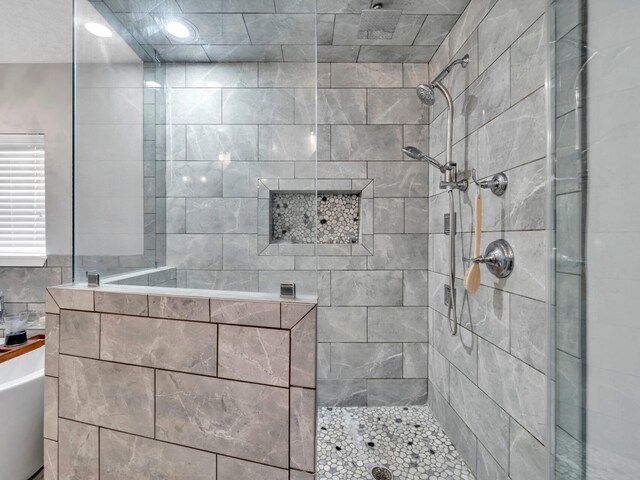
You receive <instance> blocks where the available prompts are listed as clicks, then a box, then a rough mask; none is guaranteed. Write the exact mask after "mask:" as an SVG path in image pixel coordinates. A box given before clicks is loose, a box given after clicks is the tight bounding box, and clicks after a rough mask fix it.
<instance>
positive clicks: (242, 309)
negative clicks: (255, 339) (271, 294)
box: [211, 300, 280, 328]
mask: <svg viewBox="0 0 640 480" xmlns="http://www.w3.org/2000/svg"><path fill="white" fill-rule="evenodd" d="M211 321H212V322H215V323H233V324H237V325H251V326H257V327H275V328H278V327H280V303H275V302H243V301H238V302H236V301H230V300H211Z"/></svg>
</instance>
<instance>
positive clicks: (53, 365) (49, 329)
mask: <svg viewBox="0 0 640 480" xmlns="http://www.w3.org/2000/svg"><path fill="white" fill-rule="evenodd" d="M45 328H46V329H45V340H44V373H45V374H46V375H49V376H51V377H57V376H58V354H59V353H60V315H54V314H52V313H47V320H46V322H45Z"/></svg>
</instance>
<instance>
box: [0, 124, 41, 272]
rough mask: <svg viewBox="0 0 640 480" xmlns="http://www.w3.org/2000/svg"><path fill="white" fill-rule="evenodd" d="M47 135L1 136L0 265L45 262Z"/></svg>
mask: <svg viewBox="0 0 640 480" xmlns="http://www.w3.org/2000/svg"><path fill="white" fill-rule="evenodd" d="M44 180H45V179H44V135H6V134H0V263H2V264H4V265H20V264H23V263H21V262H26V263H24V264H28V265H31V264H33V263H30V262H29V259H32V260H36V261H37V260H38V259H39V260H40V261H42V262H44V259H45V257H46V243H45V240H46V238H45V181H44Z"/></svg>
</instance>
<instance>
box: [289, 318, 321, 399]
mask: <svg viewBox="0 0 640 480" xmlns="http://www.w3.org/2000/svg"><path fill="white" fill-rule="evenodd" d="M316 311H317V309H316V308H314V309H313V310H311V311H310V312H309V313H308V314H307V315H306V316H305V317H304V318H303V319H302V320H301V321H300V322H299V323H298V324H297V325H296V326H295V327H293V329H292V330H291V385H297V386H300V387H309V388H315V386H316Z"/></svg>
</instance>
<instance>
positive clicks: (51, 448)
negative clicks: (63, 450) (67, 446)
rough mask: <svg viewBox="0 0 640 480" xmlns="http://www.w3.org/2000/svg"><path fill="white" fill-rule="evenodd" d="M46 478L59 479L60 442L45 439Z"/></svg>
mask: <svg viewBox="0 0 640 480" xmlns="http://www.w3.org/2000/svg"><path fill="white" fill-rule="evenodd" d="M44 478H45V479H46V480H58V442H54V441H53V440H47V439H46V438H45V439H44Z"/></svg>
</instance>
